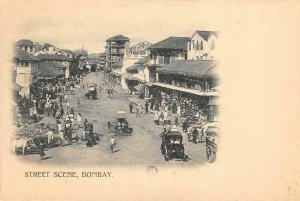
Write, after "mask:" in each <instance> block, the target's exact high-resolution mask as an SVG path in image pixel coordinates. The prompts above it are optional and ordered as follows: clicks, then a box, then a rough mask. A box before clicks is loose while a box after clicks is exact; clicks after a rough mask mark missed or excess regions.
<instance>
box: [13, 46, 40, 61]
mask: <svg viewBox="0 0 300 201" xmlns="http://www.w3.org/2000/svg"><path fill="white" fill-rule="evenodd" d="M14 58H16V59H17V60H19V61H39V60H40V59H38V58H37V57H35V56H33V55H31V54H29V53H27V52H25V51H23V50H20V49H18V48H15V50H14Z"/></svg>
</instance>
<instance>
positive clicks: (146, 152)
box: [19, 73, 206, 167]
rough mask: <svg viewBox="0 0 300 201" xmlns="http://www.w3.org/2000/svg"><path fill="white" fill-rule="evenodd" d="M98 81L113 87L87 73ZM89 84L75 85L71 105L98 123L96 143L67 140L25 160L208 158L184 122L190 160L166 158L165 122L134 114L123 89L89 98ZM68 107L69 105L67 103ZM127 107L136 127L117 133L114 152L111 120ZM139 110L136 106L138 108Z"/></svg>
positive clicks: (122, 162) (99, 162)
mask: <svg viewBox="0 0 300 201" xmlns="http://www.w3.org/2000/svg"><path fill="white" fill-rule="evenodd" d="M86 82H89V83H95V84H97V86H100V85H103V86H104V87H105V88H111V86H109V85H108V84H107V83H106V82H105V80H104V78H103V77H102V76H100V75H98V76H96V74H95V73H90V74H88V75H87V76H85V78H84V80H83V83H86ZM86 92H87V87H85V89H83V90H81V91H80V90H79V89H74V91H73V93H72V94H70V92H68V99H69V100H70V106H71V107H72V108H74V110H75V116H76V115H77V114H78V113H79V112H80V113H81V115H82V124H83V121H84V120H85V119H87V120H88V122H89V123H92V124H93V125H94V132H96V133H97V134H99V135H100V141H98V144H97V145H95V146H93V147H86V141H81V140H79V143H78V144H77V143H76V142H75V143H72V144H70V145H68V144H67V141H66V140H65V141H64V146H59V147H55V148H52V149H49V150H48V149H46V150H45V153H46V156H45V157H46V158H47V160H43V161H41V160H40V157H39V155H38V154H31V155H26V156H19V158H20V159H21V160H24V162H25V161H28V162H30V163H37V164H42V165H48V164H52V165H61V166H64V167H67V166H77V165H80V166H120V167H121V166H126V165H141V166H150V165H155V166H156V167H165V166H175V167H181V166H183V167H186V166H195V165H201V164H204V163H205V161H206V158H205V142H203V143H197V144H194V143H192V142H189V141H188V140H187V135H186V134H185V133H184V132H182V129H181V126H179V128H178V130H179V131H180V132H181V133H182V134H183V143H184V147H185V153H186V154H187V155H188V157H189V158H190V160H188V161H187V162H182V161H175V160H174V161H165V159H164V157H163V155H162V154H161V151H160V144H161V138H160V136H159V134H160V133H161V131H162V126H161V125H155V124H154V122H153V114H152V113H150V114H143V115H142V116H141V117H136V114H135V113H133V114H130V112H129V107H128V105H129V101H128V100H127V99H126V95H125V94H123V93H116V92H115V93H114V97H113V98H108V95H107V93H106V91H104V90H102V92H101V94H98V99H96V100H92V99H86V98H85V97H84V94H85V93H86ZM77 98H79V99H80V103H81V106H80V108H78V107H77ZM64 107H65V106H64ZM118 110H125V111H126V114H127V118H128V123H129V126H130V127H132V128H133V134H132V135H131V136H115V140H116V143H117V145H116V147H115V151H114V153H111V150H110V145H109V140H110V138H111V133H109V132H108V128H107V121H109V120H115V117H116V112H117V111H118ZM134 111H135V110H134ZM171 119H172V120H173V118H171ZM74 128H76V129H75V132H77V133H78V135H79V136H81V135H82V132H83V130H84V129H83V125H82V126H81V128H80V129H79V130H77V124H76V125H75V126H74Z"/></svg>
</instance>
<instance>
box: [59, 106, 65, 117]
mask: <svg viewBox="0 0 300 201" xmlns="http://www.w3.org/2000/svg"><path fill="white" fill-rule="evenodd" d="M64 114H65V111H64V108H63V107H61V108H60V116H61V118H64Z"/></svg>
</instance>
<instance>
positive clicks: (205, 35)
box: [196, 31, 219, 41]
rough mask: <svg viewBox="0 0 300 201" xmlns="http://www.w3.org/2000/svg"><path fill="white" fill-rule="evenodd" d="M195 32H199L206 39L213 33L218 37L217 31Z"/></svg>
mask: <svg viewBox="0 0 300 201" xmlns="http://www.w3.org/2000/svg"><path fill="white" fill-rule="evenodd" d="M196 33H197V34H199V35H200V36H201V37H202V38H203V39H204V40H206V41H208V39H209V37H210V36H211V35H213V34H214V35H215V36H216V37H218V34H219V32H217V31H196Z"/></svg>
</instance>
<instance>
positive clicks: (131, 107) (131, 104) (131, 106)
mask: <svg viewBox="0 0 300 201" xmlns="http://www.w3.org/2000/svg"><path fill="white" fill-rule="evenodd" d="M132 110H133V102H130V104H129V111H130V113H131V114H132Z"/></svg>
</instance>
